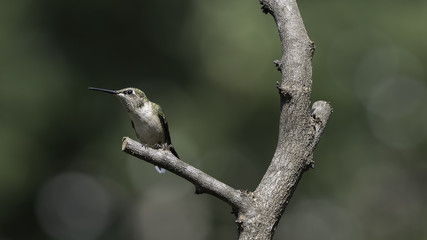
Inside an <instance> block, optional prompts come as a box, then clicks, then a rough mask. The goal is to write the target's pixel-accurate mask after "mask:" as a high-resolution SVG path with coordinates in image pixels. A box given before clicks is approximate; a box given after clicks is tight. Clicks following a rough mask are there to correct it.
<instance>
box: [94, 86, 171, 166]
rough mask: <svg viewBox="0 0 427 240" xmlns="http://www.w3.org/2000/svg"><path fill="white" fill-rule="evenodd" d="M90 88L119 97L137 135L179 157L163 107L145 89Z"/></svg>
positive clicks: (147, 144)
mask: <svg viewBox="0 0 427 240" xmlns="http://www.w3.org/2000/svg"><path fill="white" fill-rule="evenodd" d="M89 89H90V90H95V91H101V92H106V93H110V94H114V95H116V96H117V97H118V98H119V100H120V102H121V103H122V104H123V106H124V107H125V109H126V111H127V112H128V114H129V117H130V119H131V122H132V127H133V129H134V130H135V133H136V136H137V137H138V139H139V140H140V142H141V143H142V144H143V145H144V146H148V147H151V148H155V149H158V148H163V149H169V150H170V151H171V153H172V154H173V155H175V157H177V158H179V157H178V153H176V151H175V148H174V147H173V146H172V142H171V138H170V134H169V127H168V123H167V121H166V117H165V114H164V113H163V111H162V108H161V107H160V106H159V105H158V104H156V103H154V102H151V101H150V100H148V98H147V96H146V95H145V93H144V92H143V91H141V90H139V89H138V88H131V87H129V88H123V89H120V90H108V89H102V88H94V87H90V88H89ZM156 170H157V171H158V172H159V173H164V172H165V171H166V170H165V169H163V168H159V167H158V166H156Z"/></svg>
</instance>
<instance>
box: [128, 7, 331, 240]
mask: <svg viewBox="0 0 427 240" xmlns="http://www.w3.org/2000/svg"><path fill="white" fill-rule="evenodd" d="M260 3H261V5H262V10H263V11H264V12H265V13H270V14H271V15H272V16H273V18H274V19H275V21H276V25H277V29H278V31H279V36H280V41H281V46H282V53H283V56H282V58H281V59H280V60H276V61H274V63H275V64H276V66H277V68H278V69H279V70H280V71H281V72H282V81H281V82H280V83H278V84H277V88H278V90H279V94H280V125H279V138H278V142H277V147H276V151H275V154H274V156H273V159H272V161H271V164H270V165H269V167H268V169H267V171H266V173H265V175H264V177H263V178H262V180H261V182H260V183H259V185H258V187H257V188H256V190H255V191H254V192H244V191H240V190H236V189H234V188H232V187H230V186H228V185H226V184H224V183H222V182H220V181H219V180H217V179H215V178H213V177H211V176H209V175H208V174H206V173H204V172H202V171H201V170H199V169H197V168H195V167H193V166H191V165H189V164H187V163H185V162H183V161H181V160H179V159H178V158H176V157H175V156H173V155H172V154H171V153H169V152H168V151H163V150H154V149H151V148H145V147H143V146H142V145H141V144H140V143H138V142H136V141H134V140H132V139H129V138H124V140H123V145H122V149H123V151H125V152H127V153H129V154H131V155H133V156H135V157H138V158H140V159H142V160H145V161H147V162H149V163H152V164H154V165H158V166H160V167H162V168H165V169H167V170H169V171H170V172H172V173H175V174H177V175H179V176H181V177H183V178H185V179H187V180H188V181H190V182H191V183H193V184H194V185H195V186H196V193H208V194H211V195H213V196H215V197H218V198H219V199H221V200H223V201H225V202H227V203H228V204H229V205H230V206H231V207H232V208H233V210H234V212H235V214H236V216H237V219H236V223H237V225H238V231H239V239H271V238H272V237H273V235H274V231H275V228H276V226H277V224H278V222H279V220H280V218H281V215H282V214H283V212H284V211H285V208H286V206H287V205H288V203H289V200H290V198H291V197H292V194H293V192H294V191H295V188H296V186H297V184H298V181H299V180H300V179H301V176H302V174H303V173H304V172H305V171H306V170H307V169H309V168H310V167H312V166H313V164H314V161H313V151H314V148H315V147H316V145H317V143H318V141H319V139H320V136H321V134H322V133H323V130H324V128H325V126H326V123H327V121H328V118H329V116H330V114H331V112H332V108H331V106H330V105H329V104H328V103H327V102H325V101H317V102H315V103H314V104H313V105H312V107H311V109H310V105H311V99H310V98H311V84H312V79H311V78H312V66H311V59H312V57H313V54H314V50H315V48H314V43H313V42H312V41H311V40H310V39H309V38H308V35H307V32H306V30H305V27H304V24H303V21H302V18H301V15H300V12H299V10H298V6H297V3H296V0H260Z"/></svg>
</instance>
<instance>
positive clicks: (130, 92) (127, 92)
mask: <svg viewBox="0 0 427 240" xmlns="http://www.w3.org/2000/svg"><path fill="white" fill-rule="evenodd" d="M132 93H133V90H132V89H129V90H126V91H125V92H124V94H129V95H130V94H132Z"/></svg>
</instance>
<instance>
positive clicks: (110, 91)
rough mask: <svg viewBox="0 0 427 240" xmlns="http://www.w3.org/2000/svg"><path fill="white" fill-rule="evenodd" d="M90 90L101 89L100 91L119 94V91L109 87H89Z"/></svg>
mask: <svg viewBox="0 0 427 240" xmlns="http://www.w3.org/2000/svg"><path fill="white" fill-rule="evenodd" d="M89 90H94V91H100V92H106V93H111V94H118V92H117V91H114V90H109V89H103V88H95V87H89Z"/></svg>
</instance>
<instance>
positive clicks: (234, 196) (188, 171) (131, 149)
mask: <svg viewBox="0 0 427 240" xmlns="http://www.w3.org/2000/svg"><path fill="white" fill-rule="evenodd" d="M122 151H124V152H126V153H129V154H130V155H132V156H134V157H137V158H139V159H142V160H144V161H146V162H149V163H152V164H154V165H156V166H159V167H162V168H164V169H166V170H168V171H170V172H172V173H174V174H176V175H178V176H181V177H182V178H184V179H186V180H188V181H189V182H191V183H193V184H194V186H195V187H196V193H197V194H201V193H208V194H211V195H213V196H215V197H217V198H219V199H221V200H223V201H225V202H226V203H228V204H229V205H230V206H231V207H232V208H233V211H235V212H236V213H237V212H247V211H249V210H250V209H251V208H252V204H251V201H250V199H249V198H248V194H247V193H245V192H242V191H240V190H236V189H234V188H232V187H230V186H228V185H226V184H224V183H222V182H221V181H218V180H217V179H215V178H213V177H211V176H209V175H208V174H206V173H205V172H203V171H201V170H199V169H197V168H195V167H193V166H191V165H190V164H188V163H186V162H183V161H181V160H180V159H178V158H177V157H175V156H174V155H173V154H172V153H171V152H169V151H166V150H155V149H153V148H149V147H144V146H143V145H142V144H141V143H139V142H137V141H135V140H132V139H130V138H128V137H124V138H123V143H122Z"/></svg>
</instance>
